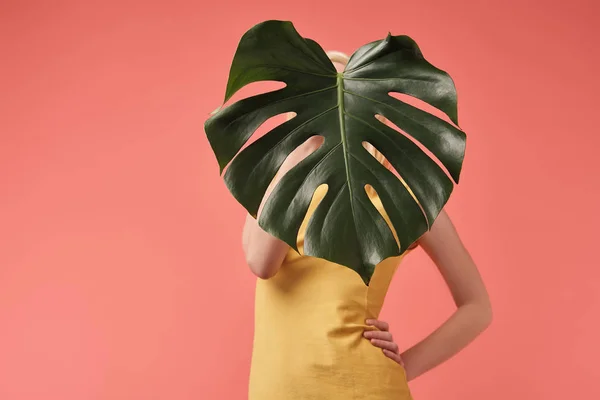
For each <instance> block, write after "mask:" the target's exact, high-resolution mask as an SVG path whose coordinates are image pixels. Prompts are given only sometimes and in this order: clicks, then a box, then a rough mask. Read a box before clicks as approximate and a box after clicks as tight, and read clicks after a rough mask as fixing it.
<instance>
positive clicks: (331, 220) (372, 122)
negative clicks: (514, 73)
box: [204, 20, 466, 285]
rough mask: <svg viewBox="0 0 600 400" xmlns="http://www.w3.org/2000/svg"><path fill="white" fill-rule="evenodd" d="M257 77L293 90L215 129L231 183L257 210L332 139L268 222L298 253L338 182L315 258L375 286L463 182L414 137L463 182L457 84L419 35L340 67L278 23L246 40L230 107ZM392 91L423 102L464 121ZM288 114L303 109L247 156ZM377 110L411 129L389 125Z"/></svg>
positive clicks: (317, 232)
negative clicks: (387, 264) (316, 197)
mask: <svg viewBox="0 0 600 400" xmlns="http://www.w3.org/2000/svg"><path fill="white" fill-rule="evenodd" d="M257 81H281V82H284V83H285V84H286V86H285V87H283V88H281V89H278V90H274V91H271V92H268V93H263V94H259V95H256V96H252V97H249V98H245V99H242V100H239V101H237V102H235V103H233V104H231V105H229V106H227V107H224V108H222V109H220V110H219V111H218V112H217V113H215V114H214V115H213V116H211V117H210V118H209V119H208V120H207V121H206V122H205V125H204V128H205V131H206V134H207V136H208V139H209V141H210V144H211V146H212V149H213V151H214V153H215V155H216V157H217V160H218V162H219V166H220V171H221V173H223V170H224V168H225V167H226V166H227V165H228V164H229V167H228V168H227V170H226V172H225V176H224V179H225V182H226V185H227V187H228V188H229V190H230V191H231V193H232V194H233V195H234V197H235V198H236V199H237V200H238V201H239V202H240V203H241V204H242V205H243V206H244V207H245V208H246V209H247V210H248V212H249V213H250V214H251V215H253V216H254V217H256V215H257V211H258V208H259V205H260V203H261V201H262V198H263V197H264V194H265V191H266V189H267V187H268V186H269V184H270V182H271V181H272V179H273V178H274V176H275V175H276V173H277V171H278V169H279V167H280V166H281V164H282V163H283V161H284V160H285V158H286V157H287V155H288V154H290V153H291V152H292V151H293V150H294V149H295V148H297V147H298V146H299V145H300V144H302V143H303V142H304V141H306V140H307V139H308V138H309V137H311V136H314V135H322V136H324V138H325V140H324V142H323V144H322V146H321V147H319V148H318V149H317V150H316V151H315V152H314V153H312V154H310V155H309V156H308V157H306V158H305V159H303V160H302V161H301V162H300V163H298V164H297V165H296V166H295V167H294V168H292V169H291V170H290V171H289V172H287V173H286V174H285V175H284V176H283V177H282V179H281V181H280V182H279V183H278V184H277V185H276V186H275V188H274V190H273V192H272V193H271V195H270V196H269V198H268V200H267V201H266V203H265V206H264V209H263V211H262V212H261V215H260V218H259V221H258V222H259V224H260V226H261V227H262V228H263V229H264V230H266V231H267V232H269V233H271V234H272V235H274V236H276V237H278V238H280V239H281V240H283V241H285V242H286V243H288V244H289V245H290V246H291V247H292V248H294V249H295V250H296V251H298V248H297V245H296V240H297V235H298V231H299V229H300V225H301V223H302V221H303V219H304V218H305V216H306V212H307V210H308V207H309V204H310V202H311V199H312V196H313V194H314V191H315V190H316V188H317V187H318V186H320V185H322V184H327V185H328V189H327V193H326V195H325V197H324V198H323V199H322V201H321V202H320V204H319V205H318V206H317V208H316V210H315V212H314V214H313V216H312V217H311V219H310V221H309V223H308V226H307V230H306V235H305V245H304V254H305V255H309V256H314V257H320V258H325V259H327V260H329V261H332V262H335V263H338V264H341V265H344V266H347V267H349V268H352V269H353V270H355V271H356V272H357V273H358V274H359V275H360V276H361V277H362V279H363V281H364V282H365V284H367V285H368V283H369V280H370V278H371V275H372V274H373V271H374V268H375V265H377V264H378V263H379V262H381V261H382V260H383V259H385V258H387V257H390V256H397V255H400V254H402V253H403V252H404V251H405V250H406V249H407V248H408V247H409V246H410V245H411V244H412V243H414V242H415V241H416V240H417V239H418V238H419V237H420V236H421V235H422V234H424V233H425V232H426V231H427V230H428V229H429V228H430V226H431V224H432V223H433V221H434V220H435V218H436V217H437V216H438V214H439V212H440V211H441V209H442V208H443V206H444V204H445V203H446V202H447V201H448V198H449V196H450V194H451V192H452V189H453V186H454V184H453V182H452V181H451V180H450V178H449V177H448V176H447V174H446V172H444V170H443V169H442V168H440V166H439V165H438V163H437V162H436V161H435V160H433V159H432V158H430V157H429V156H428V155H427V154H426V153H425V152H424V151H423V150H421V148H420V147H419V146H418V145H417V144H416V143H415V142H419V143H421V144H422V145H423V146H424V147H425V148H427V149H428V150H429V151H430V152H431V153H432V154H433V155H434V156H435V157H436V158H437V159H438V160H439V162H440V163H441V164H443V166H444V167H445V168H446V170H447V171H448V173H449V175H450V176H451V177H452V179H453V180H454V181H455V182H456V183H458V180H459V175H460V171H461V167H462V161H463V157H464V150H465V143H466V135H465V134H464V132H463V131H461V130H460V129H459V128H457V126H458V119H457V104H456V90H455V87H454V83H453V81H452V79H451V78H450V76H449V75H448V74H447V73H446V72H444V71H442V70H440V69H438V68H436V67H434V66H433V65H431V64H430V63H429V62H427V61H426V60H425V59H424V58H423V55H422V54H421V51H420V50H419V47H418V46H417V44H416V43H415V42H414V41H413V40H412V39H411V38H410V37H408V36H405V35H402V36H392V35H391V34H389V33H388V35H387V37H386V38H385V39H383V40H378V41H375V42H371V43H368V44H366V45H364V46H362V47H361V48H359V49H358V50H357V51H356V52H355V53H354V54H352V56H351V57H350V60H349V62H348V65H347V66H346V68H345V70H344V71H343V72H340V73H338V72H337V71H336V69H335V66H334V65H333V63H332V62H331V61H330V60H329V58H328V57H327V55H326V53H325V52H324V51H323V49H322V48H321V47H320V46H319V45H318V44H317V43H316V42H315V41H313V40H311V39H308V38H303V37H301V36H300V35H299V34H298V32H297V31H296V29H295V28H294V26H293V24H292V23H291V22H289V21H276V20H270V21H265V22H262V23H259V24H257V25H255V26H254V27H252V28H251V29H250V30H248V31H247V32H246V33H245V34H244V35H243V37H242V39H241V40H240V43H239V45H238V48H237V51H236V53H235V56H234V59H233V62H232V65H231V70H230V74H229V80H228V82H227V91H226V94H225V100H224V102H227V100H228V99H230V98H231V96H232V95H233V94H235V93H236V92H237V91H238V90H239V89H240V88H242V87H243V86H245V85H247V84H249V83H252V82H257ZM390 92H397V93H402V94H406V95H410V96H413V97H415V98H417V99H420V100H422V101H424V102H426V103H428V104H430V105H431V106H433V107H435V108H437V109H439V110H441V111H442V112H444V113H445V114H446V115H447V116H448V117H449V118H450V120H451V121H452V122H454V124H451V123H449V122H446V121H445V120H443V119H441V118H439V117H437V116H435V115H433V114H431V113H428V112H425V111H423V110H421V109H419V108H417V107H415V106H413V105H410V104H408V103H406V102H403V101H401V100H399V99H397V98H395V97H392V96H390V95H389V93H390ZM285 112H295V113H296V116H295V117H294V118H292V119H291V120H289V121H287V122H285V123H282V124H281V125H279V126H277V127H275V128H274V129H272V130H271V131H269V132H267V133H266V134H265V135H264V136H262V137H260V138H259V139H257V140H256V141H254V142H253V143H251V144H250V145H248V146H247V147H246V148H245V149H244V150H243V151H240V149H241V148H242V147H243V146H244V144H245V143H246V142H247V141H248V140H249V139H250V137H251V136H252V135H253V134H254V133H255V131H256V130H257V128H258V127H259V126H260V125H261V124H263V123H264V122H265V121H266V120H267V119H269V118H271V117H273V116H276V115H278V114H282V113H285ZM376 114H380V115H383V116H385V117H386V118H387V119H389V120H390V121H391V122H392V123H393V124H395V125H396V126H397V127H399V128H400V129H401V130H402V131H403V132H399V131H397V130H395V129H393V128H391V127H390V126H388V125H386V124H384V123H382V122H380V121H379V120H378V119H377V118H376V117H375V115H376ZM455 125H456V126H455ZM363 141H366V142H369V143H371V144H372V145H373V146H375V148H377V149H378V150H379V151H380V152H381V153H383V155H384V156H385V157H386V158H387V159H388V160H389V162H390V163H391V164H392V166H393V167H394V169H395V170H396V171H397V172H398V174H399V175H400V176H401V177H402V179H403V181H404V182H405V184H406V185H407V186H408V187H409V188H410V189H411V191H412V192H413V193H414V196H415V197H416V199H417V200H415V198H413V196H412V195H411V193H410V192H409V190H407V188H406V186H405V185H404V184H403V182H402V181H401V180H399V179H398V178H397V176H396V175H394V173H393V172H391V171H390V170H389V169H387V168H385V166H383V165H382V164H381V163H380V162H379V161H377V160H376V159H375V158H374V157H373V156H372V155H371V154H370V153H369V152H368V151H367V150H366V149H365V148H364V147H363V144H362V142H363ZM238 153H239V154H238ZM236 154H237V156H236ZM234 157H235V158H234ZM232 159H233V161H232ZM367 184H370V185H371V186H372V187H373V188H374V189H375V190H376V192H377V193H378V195H379V197H380V199H381V202H382V204H383V207H384V208H385V211H386V212H387V214H388V215H389V218H390V220H391V222H392V225H393V227H394V229H395V231H396V233H397V235H398V240H399V242H400V246H398V243H397V242H396V239H395V238H394V236H393V233H392V231H391V230H390V228H389V226H388V225H387V223H386V221H385V220H384V218H383V217H382V215H381V214H380V213H379V212H378V211H377V209H376V208H375V206H374V205H373V203H372V202H371V200H370V198H369V197H368V194H367V193H366V191H365V185H367Z"/></svg>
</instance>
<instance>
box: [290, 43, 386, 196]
mask: <svg viewBox="0 0 600 400" xmlns="http://www.w3.org/2000/svg"><path fill="white" fill-rule="evenodd" d="M327 57H329V59H330V60H331V61H332V62H334V63H338V64H341V65H342V66H343V67H346V65H347V64H348V60H349V59H350V57H348V55H346V54H345V53H342V52H341V51H337V50H330V51H328V52H327ZM294 115H295V113H294V112H288V113H287V118H286V119H288V120H289V119H291V118H292V117H293V116H294ZM375 118H377V119H378V120H379V121H381V122H382V123H383V124H385V123H386V121H387V119H386V118H385V117H384V116H383V115H375ZM364 146H365V148H366V150H367V151H368V152H369V153H371V155H372V156H373V157H374V158H375V159H376V160H377V161H379V163H381V164H382V165H383V166H384V167H386V168H387V169H389V170H392V165H391V164H390V162H389V161H388V160H387V159H386V158H385V156H384V155H383V154H382V153H381V152H380V151H379V150H377V149H376V148H375V146H373V145H372V144H371V143H368V142H365V143H364ZM369 189H371V188H370V187H369ZM371 190H372V189H371ZM371 190H368V191H369V192H371Z"/></svg>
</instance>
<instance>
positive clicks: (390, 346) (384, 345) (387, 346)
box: [371, 339, 400, 353]
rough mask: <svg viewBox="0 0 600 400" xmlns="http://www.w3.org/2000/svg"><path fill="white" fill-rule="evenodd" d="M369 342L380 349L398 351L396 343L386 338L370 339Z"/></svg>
mask: <svg viewBox="0 0 600 400" xmlns="http://www.w3.org/2000/svg"><path fill="white" fill-rule="evenodd" d="M371 343H372V344H373V345H374V346H377V347H379V348H381V349H384V350H389V351H392V352H394V353H399V352H400V349H399V348H398V345H397V344H396V343H395V342H390V341H387V340H381V339H371Z"/></svg>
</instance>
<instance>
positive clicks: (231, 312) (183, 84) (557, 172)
mask: <svg viewBox="0 0 600 400" xmlns="http://www.w3.org/2000/svg"><path fill="white" fill-rule="evenodd" d="M598 8H599V6H598V5H597V3H596V4H595V2H593V1H591V0H590V1H584V0H572V1H568V2H567V1H562V2H559V1H553V2H549V1H541V0H536V1H529V2H523V1H520V0H507V1H504V2H497V1H494V2H492V1H442V0H436V1H418V2H415V1H412V2H403V1H398V0H396V1H389V0H382V1H378V2H357V3H356V4H353V3H352V2H350V1H343V2H342V1H330V2H327V1H318V2H317V1H298V2H286V1H267V0H256V1H251V2H250V1H238V2H233V1H222V2H217V1H213V2H210V3H208V4H205V3H203V2H199V1H198V2H193V1H187V2H186V1H144V2H142V1H139V2H137V3H136V2H131V1H119V2H114V1H102V2H101V1H97V2H94V1H70V2H67V1H27V0H24V1H16V0H14V1H7V0H0V399H2V400H30V399H31V400H33V399H43V400H87V399H90V400H92V399H94V400H121V399H123V400H125V399H127V400H133V399H140V400H146V399H165V400H167V399H169V400H174V399H176V400H182V399H208V400H212V399H216V400H219V399H227V400H228V399H231V400H238V399H244V398H245V397H246V390H247V384H248V370H249V366H250V357H251V347H252V334H253V295H254V292H253V290H254V286H253V285H254V282H255V278H254V276H253V275H252V274H251V273H250V271H249V269H248V267H247V266H246V265H245V263H244V257H243V253H242V249H241V228H242V225H243V221H244V216H245V210H243V208H242V207H241V206H240V205H239V204H238V203H236V202H235V200H234V199H233V197H232V196H231V195H230V194H229V192H228V191H227V189H226V188H225V185H224V184H223V182H222V180H221V178H220V177H219V173H218V168H217V163H216V160H215V159H214V156H213V154H212V152H211V149H210V146H209V145H208V141H207V139H206V136H205V134H204V132H203V128H202V126H203V122H204V120H205V119H206V118H207V117H208V113H209V112H210V111H212V110H214V109H215V108H217V107H218V106H219V105H220V104H221V100H222V98H223V95H224V92H225V85H226V80H227V75H228V71H229V65H230V62H231V59H232V57H233V54H234V52H235V49H236V46H237V43H238V41H239V39H240V37H241V35H242V34H243V33H244V32H245V31H246V30H247V29H249V28H250V27H251V26H253V25H254V24H256V23H258V22H260V21H263V20H267V19H282V20H291V21H293V23H294V24H295V26H296V28H297V29H298V31H299V32H300V34H301V35H303V36H306V37H310V38H312V39H314V40H316V41H317V42H318V43H320V44H321V45H322V46H323V47H324V48H325V49H326V50H332V49H335V50H340V51H344V52H346V53H348V54H351V53H352V52H353V51H354V50H356V49H357V48H358V47H360V46H361V45H363V44H365V43H367V42H370V41H373V40H378V39H383V38H384V37H385V35H386V34H387V33H388V31H390V32H392V34H394V35H399V34H408V35H410V36H411V37H413V38H414V39H415V40H416V41H417V43H418V44H419V45H420V46H421V49H422V51H423V52H424V54H425V56H426V57H427V59H428V60H430V61H431V62H432V63H433V64H434V65H436V66H439V67H440V68H442V69H445V70H446V71H448V72H449V73H450V74H451V75H452V77H453V78H454V80H455V82H456V85H457V88H458V99H459V121H460V123H461V127H462V128H463V129H464V130H465V131H466V132H467V134H468V135H469V136H468V142H467V154H466V158H465V165H464V172H463V175H462V179H461V182H460V184H459V185H458V186H457V188H456V191H455V193H454V194H453V197H452V198H451V200H450V202H449V203H448V206H447V209H448V212H449V214H450V216H451V217H452V219H453V220H454V222H455V225H456V226H457V229H458V230H459V233H460V234H461V237H462V238H463V241H464V242H465V244H466V246H467V247H468V248H469V250H470V252H471V254H472V256H473V258H474V260H475V261H476V262H477V264H478V266H479V268H480V270H481V273H482V275H483V277H484V279H485V282H486V284H487V286H488V289H489V291H490V295H491V297H492V302H493V306H494V321H493V323H492V325H491V326H490V328H489V329H488V330H487V331H486V332H485V333H484V334H483V335H482V336H480V337H479V338H478V339H477V340H476V341H475V342H473V343H472V345H471V346H469V347H468V348H467V349H465V350H464V351H463V352H461V353H460V354H459V355H457V356H456V357H454V358H452V359H451V360H450V361H448V362H447V363H445V364H443V365H442V366H440V367H439V368H436V369H435V370H433V371H431V372H429V373H427V374H425V375H423V376H421V377H419V378H417V379H415V380H414V381H411V382H410V386H411V389H412V391H413V394H414V397H415V400H439V399H461V400H471V399H472V400H480V399H486V400H506V399H519V400H521V399H523V400H533V399H543V400H559V399H561V400H562V399H581V400H583V399H598V398H600V386H598V381H599V380H600V368H598V359H599V357H600V354H599V345H598V338H599V337H600V327H599V321H598V316H599V315H600V297H599V293H600V272H599V269H598V264H599V263H598V255H597V249H598V248H599V246H598V244H597V240H598V237H599V235H598V223H599V222H600V221H599V211H598V210H599V209H598V206H599V204H600V190H599V188H598V174H599V172H600V161H599V160H600V157H599V156H598V150H599V146H600V136H599V135H598V128H597V116H598V111H597V107H598V106H597V103H598V93H600V85H599V80H598V75H597V73H598V70H599V67H600V66H599V64H600V63H599V54H598V44H597V41H598V38H599V37H600V30H599V28H598V23H597V16H598V15H599V10H598ZM452 311H453V303H452V299H451V297H450V295H449V292H448V291H447V289H446V287H445V286H444V283H443V280H442V278H441V276H440V275H439V273H438V272H437V270H436V269H435V266H434V265H433V264H432V263H431V262H430V261H429V259H428V258H427V257H426V255H425V253H424V252H423V251H422V250H417V251H415V252H414V253H413V254H412V255H411V256H410V257H407V259H406V260H405V262H404V263H403V265H402V266H401V268H400V269H399V270H398V274H397V275H396V277H395V279H394V281H393V284H392V287H391V289H390V293H389V296H388V299H387V302H386V305H385V307H384V310H383V315H382V318H383V319H385V320H387V321H388V322H389V323H390V324H391V327H392V332H393V333H394V335H395V336H396V338H397V339H398V340H399V342H400V344H401V346H402V348H405V347H406V346H410V345H411V344H413V343H415V342H416V341H418V340H419V339H421V338H422V337H424V336H425V335H426V334H428V333H429V332H430V331H431V330H433V329H434V328H436V327H437V326H438V325H439V324H440V323H441V322H442V321H443V320H444V319H445V318H447V317H448V316H449V315H450V313H451V312H452ZM298 351H302V349H298ZM282 400H283V399H282Z"/></svg>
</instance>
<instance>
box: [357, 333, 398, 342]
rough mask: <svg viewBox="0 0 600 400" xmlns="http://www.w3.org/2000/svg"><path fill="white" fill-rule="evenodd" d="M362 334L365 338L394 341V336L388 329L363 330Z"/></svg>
mask: <svg viewBox="0 0 600 400" xmlns="http://www.w3.org/2000/svg"><path fill="white" fill-rule="evenodd" d="M363 336H364V337H366V338H367V339H381V340H387V341H390V342H393V341H394V337H393V336H392V333H391V332H389V331H365V332H364V333H363Z"/></svg>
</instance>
